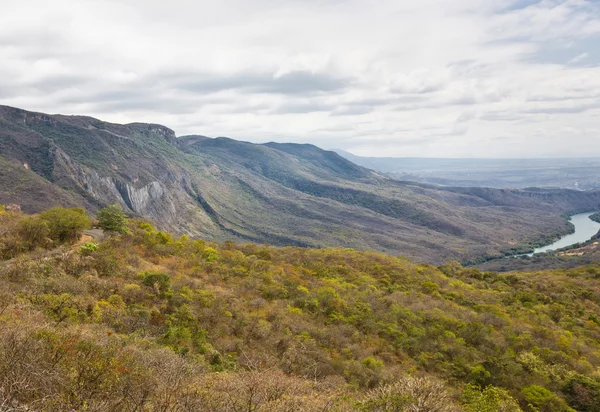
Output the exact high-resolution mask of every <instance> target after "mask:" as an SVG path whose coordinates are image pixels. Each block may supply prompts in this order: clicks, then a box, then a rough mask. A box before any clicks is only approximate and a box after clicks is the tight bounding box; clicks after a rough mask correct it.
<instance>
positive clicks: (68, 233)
mask: <svg viewBox="0 0 600 412" xmlns="http://www.w3.org/2000/svg"><path fill="white" fill-rule="evenodd" d="M40 218H41V219H42V220H44V221H45V222H46V223H47V225H48V228H49V230H50V232H49V235H50V238H52V240H55V241H57V242H58V243H67V242H74V241H76V240H78V239H79V238H80V237H81V234H82V233H83V230H84V229H89V228H90V226H91V222H90V218H89V217H88V215H87V213H86V212H85V210H83V209H81V208H73V209H66V208H62V207H54V208H52V209H49V210H46V211H45V212H42V213H41V214H40Z"/></svg>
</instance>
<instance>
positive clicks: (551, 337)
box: [0, 210, 600, 412]
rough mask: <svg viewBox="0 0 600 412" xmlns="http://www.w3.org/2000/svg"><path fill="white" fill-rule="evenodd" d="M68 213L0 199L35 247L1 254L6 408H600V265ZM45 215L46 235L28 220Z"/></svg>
mask: <svg viewBox="0 0 600 412" xmlns="http://www.w3.org/2000/svg"><path fill="white" fill-rule="evenodd" d="M64 213H65V214H67V213H70V214H71V215H72V216H73V217H74V218H76V217H77V218H78V219H79V217H81V214H80V212H79V211H76V210H75V211H64ZM61 216H62V214H61V213H57V211H51V212H46V213H44V214H42V215H41V216H39V217H37V216H34V217H27V216H22V215H19V214H11V213H6V212H0V222H1V223H2V224H3V226H2V227H4V228H10V229H9V230H5V231H3V232H2V233H0V244H1V245H13V247H14V248H13V249H12V250H22V253H20V254H13V255H11V257H12V258H11V259H10V260H8V261H5V262H0V330H1V331H2V333H0V388H2V391H0V402H2V403H3V405H5V406H7V407H8V408H9V410H10V408H14V410H95V411H104V410H106V411H109V410H110V411H140V410H152V411H154V410H163V411H184V410H194V411H223V412H226V411H239V410H245V411H353V410H356V411H414V410H424V411H431V412H443V411H458V410H465V411H469V412H475V411H478V412H481V411H498V410H503V411H515V412H516V411H520V410H524V411H528V412H534V411H573V410H574V409H575V410H577V411H582V412H584V411H597V410H598V405H600V376H599V375H598V373H597V371H598V367H599V366H600V288H599V286H598V278H599V277H600V267H599V266H597V265H596V266H588V267H584V268H576V269H571V270H569V271H545V272H534V273H514V274H510V275H498V274H494V273H483V272H480V271H479V270H476V269H468V268H463V267H461V266H460V265H459V264H457V263H448V264H444V265H443V266H440V267H434V266H430V265H424V264H414V263H411V262H410V261H408V260H407V259H404V258H397V257H392V256H389V255H384V254H379V253H372V252H358V251H354V250H350V249H308V248H294V247H286V248H275V247H266V246H259V245H255V244H234V243H227V244H225V245H222V246H219V245H217V244H214V243H208V242H205V241H202V240H190V239H188V238H186V237H181V238H173V237H172V236H170V235H169V234H167V233H163V232H159V231H157V230H156V229H155V228H153V227H152V226H151V225H150V224H148V223H146V222H143V221H140V220H133V221H131V222H129V233H127V234H124V235H116V234H113V235H111V236H109V237H108V238H107V239H106V240H104V241H103V242H102V243H100V244H93V243H88V244H84V245H81V246H80V245H76V244H73V243H72V242H74V241H75V240H74V238H73V236H71V237H70V238H69V239H73V240H68V239H67V240H63V241H61V240H60V239H61V238H60V237H58V236H57V233H58V232H56V228H59V227H60V225H57V224H56V223H57V221H56V220H57V219H60V217H61ZM60 221H61V222H62V223H64V221H63V220H60ZM83 223H85V222H83ZM44 227H46V231H45V232H44V233H45V236H49V237H50V238H49V239H45V236H41V237H40V236H37V234H38V233H39V230H36V231H34V230H31V228H38V229H40V228H42V229H43V228H44ZM80 227H82V226H80ZM25 229H28V230H25ZM40 230H41V229H40ZM18 245H25V246H27V247H21V248H20V249H19V248H18V247H17V246H18ZM3 247H4V246H3ZM28 250H29V252H27V251H28Z"/></svg>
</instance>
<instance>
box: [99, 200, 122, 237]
mask: <svg viewBox="0 0 600 412" xmlns="http://www.w3.org/2000/svg"><path fill="white" fill-rule="evenodd" d="M98 220H99V221H100V227H101V228H102V229H104V230H108V231H111V232H117V233H122V234H125V233H128V232H129V228H128V227H127V215H126V214H125V212H123V210H122V209H121V206H119V205H110V206H107V207H105V208H104V209H102V210H101V211H100V212H99V213H98Z"/></svg>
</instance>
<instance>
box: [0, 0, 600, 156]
mask: <svg viewBox="0 0 600 412" xmlns="http://www.w3.org/2000/svg"><path fill="white" fill-rule="evenodd" d="M0 6H1V9H2V13H0V63H1V64H0V104H5V105H10V106H16V107H20V108H23V109H27V110H33V111H41V112H45V113H61V114H84V115H89V116H93V117H97V118H100V119H102V120H106V121H111V122H116V123H129V122H149V123H159V124H163V125H165V126H168V127H170V128H171V129H173V130H174V131H175V132H176V133H177V135H178V136H182V135H187V134H201V135H206V136H211V137H216V136H228V137H232V138H235V139H240V140H247V141H252V142H267V141H280V142H299V143H312V144H316V145H317V146H320V147H323V148H328V149H333V148H336V149H343V150H347V151H350V152H352V153H354V154H358V155H363V156H398V157H404V156H414V157H580V156H600V0H542V1H537V0H452V1H450V0H219V1H214V0H211V1H207V0H169V1H164V0H160V1H158V0H144V1H142V0H137V1H133V0H118V1H112V0H101V1H90V0H77V1H65V0H53V1H51V2H49V1H47V0H18V1H15V0H0Z"/></svg>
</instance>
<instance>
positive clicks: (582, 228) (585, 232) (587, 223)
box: [529, 212, 600, 256]
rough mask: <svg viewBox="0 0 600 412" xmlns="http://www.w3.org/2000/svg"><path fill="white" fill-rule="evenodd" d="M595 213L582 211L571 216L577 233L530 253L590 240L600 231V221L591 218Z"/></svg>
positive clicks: (547, 250)
mask: <svg viewBox="0 0 600 412" xmlns="http://www.w3.org/2000/svg"><path fill="white" fill-rule="evenodd" d="M593 214H594V213H593V212H592V213H590V212H588V213H580V214H578V215H573V216H571V223H573V226H575V233H572V234H570V235H567V236H565V237H563V238H561V239H559V240H557V241H556V242H554V243H552V244H551V245H547V246H542V247H539V248H537V249H535V250H534V251H533V253H531V254H529V256H533V255H534V254H536V253H542V252H549V251H552V250H557V249H562V248H564V247H567V246H571V245H574V244H575V243H582V242H587V241H588V240H590V239H591V238H592V237H593V236H594V235H595V234H596V233H598V231H600V223H598V222H594V221H593V220H592V219H590V216H591V215H593Z"/></svg>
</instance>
